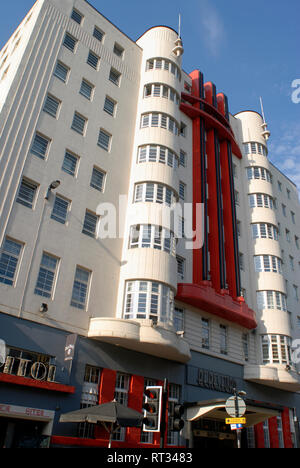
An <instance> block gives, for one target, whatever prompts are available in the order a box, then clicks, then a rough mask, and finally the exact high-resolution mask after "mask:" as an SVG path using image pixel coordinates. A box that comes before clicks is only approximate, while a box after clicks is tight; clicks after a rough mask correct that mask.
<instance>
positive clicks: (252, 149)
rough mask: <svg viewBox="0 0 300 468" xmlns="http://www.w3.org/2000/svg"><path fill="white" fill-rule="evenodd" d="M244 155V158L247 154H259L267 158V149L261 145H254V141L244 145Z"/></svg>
mask: <svg viewBox="0 0 300 468" xmlns="http://www.w3.org/2000/svg"><path fill="white" fill-rule="evenodd" d="M244 153H245V155H246V156H247V155H248V154H260V155H263V156H268V150H267V148H266V147H265V146H264V145H262V144H261V143H256V142H255V141H251V142H250V143H244Z"/></svg>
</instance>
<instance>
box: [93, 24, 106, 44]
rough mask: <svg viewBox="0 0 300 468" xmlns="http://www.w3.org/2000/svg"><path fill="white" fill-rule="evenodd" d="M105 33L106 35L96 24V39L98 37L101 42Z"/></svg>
mask: <svg viewBox="0 0 300 468" xmlns="http://www.w3.org/2000/svg"><path fill="white" fill-rule="evenodd" d="M103 35H104V34H103V32H102V31H100V29H99V28H97V27H96V26H95V28H94V32H93V36H94V37H95V38H96V39H98V41H100V42H101V41H102V39H103Z"/></svg>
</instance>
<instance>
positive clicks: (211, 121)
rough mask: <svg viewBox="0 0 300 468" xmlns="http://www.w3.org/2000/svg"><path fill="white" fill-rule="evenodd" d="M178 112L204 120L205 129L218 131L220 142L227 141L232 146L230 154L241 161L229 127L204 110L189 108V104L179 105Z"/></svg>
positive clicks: (240, 155)
mask: <svg viewBox="0 0 300 468" xmlns="http://www.w3.org/2000/svg"><path fill="white" fill-rule="evenodd" d="M180 110H181V111H182V112H183V113H184V114H186V115H187V116H188V117H190V118H191V119H196V118H197V117H203V119H204V120H205V126H206V129H207V130H209V129H210V128H215V129H216V130H218V132H219V137H220V141H222V140H226V139H227V140H229V141H230V142H231V145H232V152H233V153H234V154H235V156H237V157H238V158H239V159H242V157H243V156H242V153H241V150H240V147H239V145H238V144H237V142H236V141H235V138H234V137H233V135H232V132H231V129H230V128H229V127H225V126H224V125H223V124H222V123H221V122H220V121H219V120H217V119H216V118H215V117H213V116H212V115H210V114H208V113H207V112H206V111H205V110H202V109H196V108H195V107H194V106H191V105H190V104H187V103H185V102H182V103H181V104H180ZM220 115H221V114H220Z"/></svg>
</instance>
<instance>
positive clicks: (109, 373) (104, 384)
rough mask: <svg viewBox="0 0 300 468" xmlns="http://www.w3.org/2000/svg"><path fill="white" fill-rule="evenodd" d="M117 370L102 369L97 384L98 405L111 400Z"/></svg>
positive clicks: (113, 394)
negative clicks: (98, 383)
mask: <svg viewBox="0 0 300 468" xmlns="http://www.w3.org/2000/svg"><path fill="white" fill-rule="evenodd" d="M116 377H117V372H116V371H114V370H111V369H103V370H102V372H101V379H100V386H99V405H101V404H102V403H108V402H109V401H112V400H113V399H114V396H115V387H116Z"/></svg>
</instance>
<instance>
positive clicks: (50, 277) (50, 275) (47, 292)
mask: <svg viewBox="0 0 300 468" xmlns="http://www.w3.org/2000/svg"><path fill="white" fill-rule="evenodd" d="M46 257H48V258H49V259H51V260H52V261H53V260H54V261H55V267H54V268H53V267H52V266H50V265H47V264H43V260H44V259H46ZM59 264H60V259H59V258H58V257H56V256H54V255H52V254H50V253H48V252H43V254H42V258H41V262H40V267H39V272H38V277H37V281H36V285H35V288H34V294H36V295H38V296H42V297H45V298H47V299H53V297H54V292H55V286H56V280H57V276H58V269H59ZM43 270H44V273H42V271H43ZM43 277H44V278H43ZM39 282H40V283H41V282H42V283H43V285H44V286H43V287H42V286H41V285H40V286H39ZM50 282H51V288H50V289H49V287H48V286H47V285H49V284H50Z"/></svg>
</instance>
